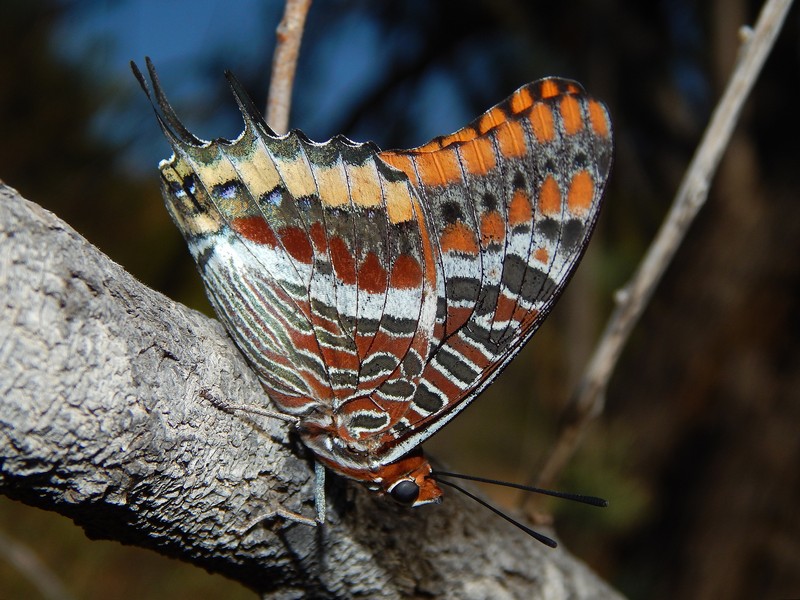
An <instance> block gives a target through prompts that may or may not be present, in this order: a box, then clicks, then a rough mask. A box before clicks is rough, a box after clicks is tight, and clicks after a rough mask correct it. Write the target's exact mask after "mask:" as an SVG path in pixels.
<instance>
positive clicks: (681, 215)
mask: <svg viewBox="0 0 800 600" xmlns="http://www.w3.org/2000/svg"><path fill="white" fill-rule="evenodd" d="M791 4H792V0H767V2H766V3H765V5H764V7H763V9H762V11H761V14H760V15H759V18H758V22H757V23H756V27H755V30H753V31H752V32H750V33H749V35H747V36H745V40H744V45H743V46H742V49H741V54H740V57H739V61H738V63H737V64H736V67H735V68H734V71H733V73H732V74H731V77H730V80H729V81H728V85H727V87H726V89H725V92H724V94H723V96H722V99H721V100H720V101H719V104H718V105H717V107H716V109H715V110H714V114H713V115H712V117H711V122H710V123H709V126H708V128H707V129H706V131H705V134H704V135H703V139H702V140H701V142H700V145H699V146H698V148H697V151H696V153H695V155H694V157H693V159H692V162H691V164H690V165H689V168H688V170H687V172H686V175H685V177H684V179H683V181H682V182H681V185H680V188H679V189H678V192H677V194H676V196H675V200H674V201H673V204H672V207H671V209H670V211H669V214H668V215H667V217H666V219H665V220H664V223H663V224H662V226H661V230H660V231H659V232H658V234H657V236H656V238H655V240H654V241H653V243H652V244H651V246H650V249H649V250H648V252H647V254H646V256H645V257H644V259H643V260H642V262H641V264H640V265H639V268H638V270H637V271H636V273H635V275H634V276H633V278H632V279H631V281H630V282H629V283H628V284H627V285H626V286H625V287H624V288H623V289H622V290H620V291H619V292H618V294H617V298H616V300H617V306H616V309H615V310H614V313H613V314H612V315H611V318H610V319H609V321H608V323H607V325H606V329H605V331H604V333H603V336H602V337H601V339H600V342H599V343H598V345H597V348H596V349H595V352H594V354H593V356H592V358H591V360H590V361H589V365H588V367H587V369H586V372H585V374H584V376H583V378H582V379H581V381H580V382H579V384H578V386H577V388H576V390H575V392H574V393H573V395H572V397H571V399H570V402H569V405H568V407H567V410H566V416H565V419H564V421H563V423H562V428H561V431H560V434H559V438H558V440H557V441H556V444H555V445H554V447H553V449H552V451H551V453H550V455H549V457H548V459H547V461H546V462H545V465H544V468H543V469H542V471H541V473H540V474H539V479H538V481H537V485H539V486H542V487H548V486H550V485H552V482H553V481H554V480H555V479H556V477H557V476H558V474H559V473H560V472H561V470H562V469H563V467H564V466H565V465H566V464H567V462H568V461H569V459H570V457H571V456H572V454H573V453H574V451H575V449H576V447H577V446H578V444H579V443H580V440H581V438H582V436H583V433H584V432H585V431H586V428H587V427H588V426H589V424H590V423H591V422H592V421H593V420H594V419H596V418H597V417H598V416H599V415H600V414H602V412H603V409H604V405H605V394H606V388H607V387H608V381H609V379H610V378H611V374H612V373H613V371H614V368H615V366H616V364H617V362H618V360H619V357H620V354H621V353H622V349H623V347H624V346H625V343H626V342H627V340H628V338H629V337H630V334H631V332H632V331H633V328H634V326H635V325H636V323H637V322H638V320H639V317H640V316H641V314H642V312H643V311H644V308H645V306H646V305H647V302H648V301H649V300H650V297H651V296H652V294H653V291H654V290H655V287H656V285H658V282H659V281H660V279H661V277H662V276H663V274H664V272H665V271H666V269H667V267H668V266H669V263H670V262H671V260H672V258H673V257H674V255H675V252H676V251H677V249H678V247H679V246H680V244H681V242H682V240H683V239H684V237H685V236H686V232H687V231H688V229H689V227H690V226H691V224H692V222H693V220H694V218H695V216H696V215H697V213H698V211H699V210H700V208H702V206H703V204H704V203H705V201H706V198H707V197H708V190H709V187H710V182H711V179H712V177H713V176H714V173H715V171H716V169H717V166H718V165H719V162H720V159H721V158H722V155H723V153H724V151H725V149H726V147H727V145H728V142H729V141H730V138H731V134H732V133H733V129H734V127H735V125H736V122H737V120H738V118H739V114H740V112H741V110H742V106H743V105H744V102H745V100H746V99H747V96H748V94H749V93H750V90H751V89H752V87H753V85H754V83H755V81H756V78H757V77H758V74H759V73H760V71H761V68H762V66H763V64H764V61H765V60H766V58H767V55H768V54H769V52H770V50H771V49H772V46H773V45H774V43H775V39H776V38H777V36H778V32H779V31H780V30H781V26H782V25H783V21H784V19H785V18H786V13H787V12H788V11H789V8H790V7H791ZM747 31H748V32H749V30H747Z"/></svg>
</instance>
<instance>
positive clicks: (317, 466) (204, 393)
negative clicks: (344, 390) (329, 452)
mask: <svg viewBox="0 0 800 600" xmlns="http://www.w3.org/2000/svg"><path fill="white" fill-rule="evenodd" d="M200 396H201V397H202V398H204V399H206V400H208V401H209V402H211V403H212V404H213V405H214V406H217V407H218V408H220V409H222V410H225V411H229V412H234V411H241V412H246V413H250V414H254V415H261V416H264V417H270V418H273V419H280V420H281V421H285V422H287V423H291V424H292V425H296V424H297V422H298V419H297V417H293V416H291V415H285V414H283V413H279V412H275V411H272V410H267V409H265V408H259V407H257V406H251V405H248V404H233V403H231V402H227V401H225V400H220V399H219V398H217V397H215V396H214V395H213V394H212V393H211V392H210V391H208V390H201V391H200ZM314 512H315V517H314V518H313V519H309V518H308V517H304V516H303V515H301V514H298V513H296V512H292V511H290V510H286V509H285V508H283V507H282V506H278V507H277V508H275V509H274V510H271V511H269V512H268V513H266V514H263V515H260V516H258V517H256V518H255V519H253V520H252V521H250V522H249V523H248V524H247V525H245V527H244V531H249V530H251V529H252V528H253V527H255V526H256V525H258V524H259V523H261V522H262V521H269V520H272V519H274V518H275V517H281V518H283V519H286V520H287V521H292V522H294V523H302V524H304V525H310V526H311V527H316V526H317V525H323V524H324V523H325V466H324V465H323V464H322V463H320V462H318V461H317V462H315V463H314Z"/></svg>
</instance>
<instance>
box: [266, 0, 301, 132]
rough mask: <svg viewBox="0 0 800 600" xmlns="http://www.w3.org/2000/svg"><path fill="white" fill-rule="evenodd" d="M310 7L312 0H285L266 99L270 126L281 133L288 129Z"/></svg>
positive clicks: (277, 32)
mask: <svg viewBox="0 0 800 600" xmlns="http://www.w3.org/2000/svg"><path fill="white" fill-rule="evenodd" d="M309 8H311V0H286V9H285V10H284V13H283V19H281V22H280V24H279V25H278V29H277V31H276V37H277V42H276V45H275V55H274V56H273V58H272V78H271V80H270V85H269V96H268V98H267V123H268V124H269V126H270V127H272V129H273V130H274V131H275V132H276V133H279V134H283V133H286V132H287V131H288V130H289V112H290V110H291V107H292V87H293V85H294V73H295V69H296V68H297V57H298V56H299V54H300V42H301V41H302V39H303V28H304V27H305V22H306V15H307V14H308V10H309Z"/></svg>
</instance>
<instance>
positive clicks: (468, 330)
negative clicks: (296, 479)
mask: <svg viewBox="0 0 800 600" xmlns="http://www.w3.org/2000/svg"><path fill="white" fill-rule="evenodd" d="M148 67H149V68H150V76H151V79H152V81H153V87H154V91H155V100H156V102H157V105H158V107H159V108H160V114H159V111H158V110H157V111H156V114H157V116H158V118H159V122H160V124H161V126H162V129H163V130H164V132H165V134H166V135H167V137H168V139H169V141H170V143H171V144H172V146H173V148H174V151H175V153H174V155H173V156H172V157H171V158H170V159H169V160H165V161H162V162H161V164H160V165H159V168H160V171H161V175H162V182H163V193H164V197H165V200H166V204H167V208H168V210H169V212H170V215H171V216H172V218H173V220H174V221H175V223H176V224H177V226H178V228H179V229H180V230H181V232H182V233H183V235H184V237H185V238H186V240H187V243H188V245H189V248H190V251H191V253H192V255H193V257H194V259H195V261H196V262H197V265H198V268H199V270H200V273H201V275H202V277H203V281H204V283H205V286H206V290H207V293H208V296H209V298H210V300H211V303H212V305H213V306H214V308H215V310H216V312H217V315H218V316H219V317H220V319H221V320H222V321H223V323H224V324H225V325H226V327H227V329H228V331H229V332H230V334H231V336H232V337H233V338H234V340H235V341H236V343H237V344H238V346H239V348H240V349H241V350H242V352H243V353H244V355H245V356H246V357H247V359H248V360H249V362H250V363H251V365H252V366H253V368H254V369H255V370H256V372H257V373H258V375H259V377H260V379H261V381H262V383H263V384H264V386H265V388H266V389H267V391H268V392H269V393H270V396H271V397H272V399H273V401H274V402H275V404H276V405H277V406H278V407H279V409H280V410H281V411H283V412H285V413H288V414H291V415H294V416H296V417H298V418H299V422H300V425H299V429H300V433H301V435H302V437H303V440H304V442H305V443H306V445H308V446H309V448H310V449H311V450H313V451H314V453H315V455H316V456H317V457H318V459H319V460H321V461H322V462H323V463H324V464H326V465H327V466H329V467H330V468H332V469H333V470H335V471H337V472H339V473H341V474H344V475H346V476H349V477H351V478H354V479H358V480H360V481H363V482H365V483H367V484H370V485H371V486H372V487H376V488H379V489H383V490H384V491H391V488H392V486H393V485H395V484H396V483H397V482H398V481H400V480H401V479H402V478H404V477H405V478H408V477H409V473H411V472H412V471H413V472H414V473H415V474H414V475H412V479H416V480H417V481H418V483H420V487H421V488H423V493H422V494H421V497H420V501H419V502H417V503H424V502H425V501H435V500H436V499H438V496H439V495H441V492H440V491H439V490H438V488H437V487H436V485H435V483H434V482H433V481H432V480H429V481H425V482H424V483H425V485H422V483H423V482H422V480H424V479H426V478H427V476H428V474H429V473H430V467H429V466H428V464H427V462H426V461H425V459H424V458H422V457H421V454H420V453H419V451H418V448H417V447H418V446H419V444H420V443H421V442H422V441H423V440H425V439H426V438H427V437H428V436H430V435H431V434H433V433H434V432H435V431H436V430H438V429H439V428H440V427H441V426H442V425H443V424H445V423H446V422H447V421H449V420H450V419H451V418H452V417H453V416H454V415H455V414H457V413H458V412H459V411H460V410H462V409H463V408H464V407H465V406H466V405H467V404H468V403H469V402H470V401H471V400H472V399H474V398H475V397H476V395H477V394H478V393H480V391H481V390H482V389H483V388H485V387H486V385H488V384H489V383H490V382H491V381H492V379H493V378H494V377H495V376H496V375H497V374H498V373H499V372H500V370H501V369H502V367H503V366H505V364H507V363H508V361H509V360H511V358H512V357H513V356H514V355H515V354H516V353H517V352H518V351H519V350H520V348H521V347H522V345H523V344H524V343H525V342H526V341H527V340H528V339H529V338H530V336H531V335H532V334H533V332H534V331H535V330H536V328H537V327H538V325H539V324H540V323H541V321H542V319H543V318H544V316H546V314H547V312H548V311H549V309H550V308H551V306H552V304H553V302H554V301H555V299H556V297H557V296H558V293H559V292H560V290H561V289H562V288H563V287H564V285H565V284H566V282H567V280H568V279H569V276H570V274H571V273H572V271H573V269H574V267H575V265H576V264H577V262H578V260H579V258H580V255H581V254H582V252H583V249H584V248H585V246H586V243H587V241H588V237H589V235H590V233H591V230H592V227H593V225H594V222H595V220H596V218H597V213H598V209H599V203H600V198H601V195H602V190H603V186H604V184H605V181H606V178H607V175H608V171H609V167H610V162H611V127H610V120H609V117H608V114H607V112H606V109H605V107H603V105H602V104H600V103H598V102H597V101H595V100H593V99H591V98H589V97H588V96H587V95H586V94H585V93H584V92H583V90H582V88H581V87H580V86H579V85H578V84H576V83H574V82H570V81H566V80H559V79H545V80H541V81H538V82H535V83H532V84H529V85H527V86H524V87H522V88H520V89H519V90H517V91H516V92H515V93H514V94H513V95H512V96H511V97H509V98H508V99H507V100H506V101H504V102H503V103H501V104H498V105H497V106H495V107H493V108H492V109H490V110H489V111H487V112H486V113H484V114H483V115H482V116H481V117H479V118H478V119H476V120H475V121H474V122H473V123H471V124H470V125H468V126H466V127H464V128H463V129H461V130H459V131H457V132H456V133H454V134H451V135H449V136H445V137H440V138H436V139H434V140H432V141H431V142H429V143H428V144H425V145H424V146H421V147H419V148H415V149H413V150H407V151H385V152H381V151H380V150H379V149H378V148H377V147H376V146H375V145H374V144H371V143H366V144H359V143H355V142H352V141H350V140H348V139H347V138H344V137H342V136H336V137H334V138H333V139H331V140H330V141H328V142H326V143H323V144H318V143H315V142H312V141H311V140H309V139H308V138H306V137H305V136H304V135H303V134H302V133H301V132H299V131H293V132H291V133H289V134H287V135H284V136H277V135H275V134H274V133H273V132H272V131H271V130H270V129H269V128H268V127H267V125H266V124H265V123H264V121H263V119H262V118H261V116H260V115H259V112H258V111H257V110H256V109H255V107H254V106H253V105H252V102H251V101H250V100H249V99H248V97H247V95H246V94H245V93H244V91H243V90H242V89H241V87H240V86H239V84H238V83H237V82H236V80H235V79H233V78H232V77H229V79H230V82H231V86H232V88H233V91H234V94H235V96H236V99H237V102H238V103H239V106H240V108H241V110H242V114H243V115H244V121H245V129H244V132H243V133H242V134H241V135H240V136H239V137H238V138H237V139H236V140H234V141H227V140H222V139H219V140H215V141H211V142H205V141H202V140H199V139H197V138H195V137H194V136H193V135H192V134H191V133H189V132H188V131H187V130H186V128H185V127H184V126H183V125H182V124H181V122H180V121H179V120H178V118H177V116H176V115H175V114H174V112H173V111H172V108H171V107H170V106H169V103H168V102H167V100H166V98H165V96H164V94H163V92H162V91H161V88H160V85H159V83H158V79H157V77H156V74H155V70H154V69H153V68H152V65H150V64H148ZM137 76H139V75H137ZM139 79H140V82H141V83H142V85H143V87H145V88H146V85H145V84H144V80H143V78H142V77H141V76H139ZM146 91H147V89H146ZM148 93H149V92H148Z"/></svg>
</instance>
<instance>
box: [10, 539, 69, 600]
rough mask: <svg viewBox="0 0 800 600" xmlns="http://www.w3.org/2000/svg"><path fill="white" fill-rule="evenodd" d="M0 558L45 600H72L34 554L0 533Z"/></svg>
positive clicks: (53, 574)
mask: <svg viewBox="0 0 800 600" xmlns="http://www.w3.org/2000/svg"><path fill="white" fill-rule="evenodd" d="M0 556H1V557H2V558H5V559H6V561H7V562H9V563H10V564H11V565H12V566H13V567H15V568H16V569H17V570H18V571H19V572H20V573H21V574H22V575H24V576H25V578H26V579H27V580H28V582H29V583H30V584H31V585H32V586H33V587H34V588H35V589H36V591H38V592H39V594H40V595H41V596H42V598H46V599H47V600H72V598H73V596H72V594H70V593H69V592H68V591H67V588H66V587H65V586H64V584H63V583H62V582H61V580H60V579H59V578H58V575H56V574H55V573H54V572H53V571H51V570H50V569H49V568H48V566H47V565H46V564H44V563H43V562H42V561H41V560H40V559H39V557H38V556H37V555H36V553H35V552H34V551H33V550H31V549H30V548H29V547H28V546H26V545H25V544H23V543H22V542H20V541H18V540H15V539H14V538H12V537H10V536H9V535H6V534H5V533H3V532H1V531H0Z"/></svg>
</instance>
